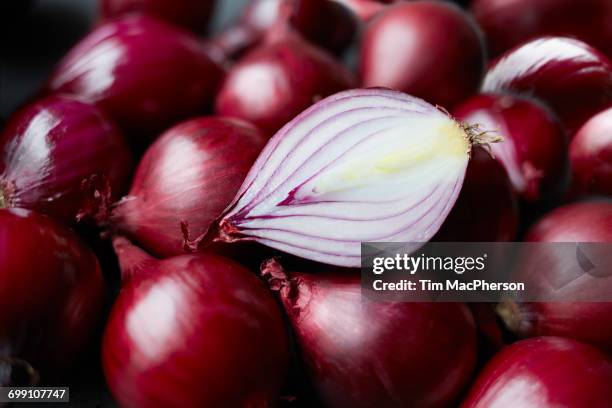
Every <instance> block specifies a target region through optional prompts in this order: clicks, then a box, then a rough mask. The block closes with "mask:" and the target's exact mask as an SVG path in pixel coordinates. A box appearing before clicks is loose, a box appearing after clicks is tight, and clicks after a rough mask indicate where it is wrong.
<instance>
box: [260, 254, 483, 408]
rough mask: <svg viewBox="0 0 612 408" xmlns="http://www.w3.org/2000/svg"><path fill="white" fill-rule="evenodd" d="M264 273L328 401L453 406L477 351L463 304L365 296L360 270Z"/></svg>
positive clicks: (272, 268)
mask: <svg viewBox="0 0 612 408" xmlns="http://www.w3.org/2000/svg"><path fill="white" fill-rule="evenodd" d="M262 273H263V275H264V276H265V277H267V278H268V279H269V282H270V285H271V287H272V288H273V289H275V290H277V291H278V292H279V296H280V299H281V301H282V303H283V305H284V307H285V311H286V313H287V315H288V317H289V321H290V323H291V325H292V327H293V330H294V333H295V337H296V342H297V345H298V348H299V352H300V354H301V356H302V358H303V359H304V362H305V364H306V367H307V369H308V373H309V374H310V378H311V380H312V381H313V383H314V385H315V387H316V389H317V392H318V394H319V397H321V399H322V400H323V401H324V402H325V403H326V406H329V407H334V408H336V407H374V406H376V407H395V406H410V407H428V408H435V407H447V406H451V405H452V403H453V402H455V400H456V399H457V398H458V396H459V392H460V391H461V390H462V388H463V387H464V386H465V385H466V384H467V382H468V380H469V378H470V375H471V372H472V369H473V367H474V360H475V355H476V334H475V327H474V321H473V318H472V316H471V314H470V312H469V310H468V309H467V307H466V306H465V305H464V304H458V303H413V302H378V301H371V300H368V299H366V298H362V295H361V283H360V275H359V272H358V271H350V272H347V273H326V272H324V273H316V274H304V273H287V272H285V271H284V270H283V269H282V267H281V266H280V265H279V264H278V262H276V261H274V260H272V261H269V262H267V263H265V264H264V265H263V267H262Z"/></svg>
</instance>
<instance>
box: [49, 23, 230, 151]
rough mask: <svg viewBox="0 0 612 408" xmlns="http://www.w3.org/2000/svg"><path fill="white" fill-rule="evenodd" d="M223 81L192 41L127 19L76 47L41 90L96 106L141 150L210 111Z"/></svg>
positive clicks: (174, 30) (168, 27) (166, 27)
mask: <svg viewBox="0 0 612 408" xmlns="http://www.w3.org/2000/svg"><path fill="white" fill-rule="evenodd" d="M222 76H223V72H222V70H221V69H220V68H219V67H218V66H217V65H216V64H215V63H214V62H213V61H212V60H211V59H210V57H209V56H208V54H207V53H206V52H205V50H204V48H203V47H202V46H201V44H200V42H199V40H198V39H197V38H196V37H193V36H191V35H190V34H189V33H187V32H185V31H182V30H181V29H179V28H176V27H174V26H172V25H169V24H166V23H163V22H161V21H158V20H156V19H154V18H151V17H146V16H128V17H125V18H122V19H119V20H114V21H111V22H108V23H104V24H102V25H100V26H98V28H96V29H95V30H94V31H92V32H91V33H90V34H89V35H87V36H86V37H85V38H84V39H82V40H81V41H80V42H79V43H78V44H77V45H76V46H75V47H74V48H73V49H72V50H71V51H70V52H69V53H68V55H66V57H64V59H63V60H62V61H61V62H60V63H59V65H58V66H57V67H56V69H55V72H54V73H53V74H52V75H51V77H50V79H49V82H48V84H47V87H48V91H50V92H60V93H69V94H74V95H77V96H79V97H80V98H82V99H84V100H86V101H89V102H92V103H95V104H97V105H98V106H99V107H101V108H102V109H103V110H104V111H106V113H108V114H109V116H110V117H111V118H113V119H114V120H115V121H116V122H117V123H118V124H119V125H120V126H121V127H122V128H123V129H124V130H125V131H126V132H127V134H128V136H129V138H130V141H131V142H132V144H133V145H136V146H138V147H141V146H142V145H144V144H146V143H147V142H148V141H149V140H151V138H153V137H155V136H157V134H158V133H159V132H160V131H162V130H165V129H166V128H167V127H168V126H170V125H172V124H174V123H176V122H178V121H180V120H182V119H185V118H187V117H189V116H191V115H193V114H196V113H198V112H202V111H206V110H207V109H210V107H211V106H212V101H213V98H214V95H215V93H216V91H217V88H218V85H219V83H220V81H221V79H222Z"/></svg>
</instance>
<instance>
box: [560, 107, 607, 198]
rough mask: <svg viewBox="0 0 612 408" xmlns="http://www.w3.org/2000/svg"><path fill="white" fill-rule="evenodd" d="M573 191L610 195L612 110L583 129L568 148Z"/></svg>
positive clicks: (602, 114)
mask: <svg viewBox="0 0 612 408" xmlns="http://www.w3.org/2000/svg"><path fill="white" fill-rule="evenodd" d="M570 161H571V166H572V191H573V192H574V193H575V194H589V193H590V194H607V195H612V108H608V109H607V110H605V111H603V112H600V113H599V114H597V115H595V116H593V117H592V118H591V119H589V120H588V121H587V122H586V123H585V124H584V126H582V127H581V128H580V129H579V130H578V132H577V133H576V136H575V137H574V139H573V140H572V143H571V145H570Z"/></svg>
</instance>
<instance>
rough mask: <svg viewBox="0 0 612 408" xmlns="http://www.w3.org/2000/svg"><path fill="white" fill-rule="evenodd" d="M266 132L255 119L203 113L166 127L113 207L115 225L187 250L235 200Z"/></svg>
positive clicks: (154, 249) (175, 251) (138, 237)
mask: <svg viewBox="0 0 612 408" xmlns="http://www.w3.org/2000/svg"><path fill="white" fill-rule="evenodd" d="M266 140H267V138H266V137H265V136H264V135H263V134H262V133H260V132H259V131H258V130H257V129H256V128H255V127H253V126H252V125H250V124H248V123H246V122H243V121H239V120H236V119H229V118H215V117H203V118H198V119H192V120H189V121H187V122H183V123H181V124H179V125H176V126H175V127H173V128H171V129H170V130H168V131H167V132H166V133H164V134H163V135H162V136H161V137H160V138H159V139H158V140H157V141H156V142H155V143H154V144H153V145H152V146H151V147H149V149H148V150H147V152H146V153H145V155H144V157H143V159H142V161H141V162H140V164H139V166H138V169H137V171H136V175H135V177H134V180H133V182H132V187H131V190H130V192H129V194H128V196H127V197H125V198H124V199H123V200H122V201H121V203H120V204H119V205H118V207H117V208H116V209H115V210H114V212H113V216H112V221H113V223H114V224H115V225H114V228H115V229H117V230H119V231H120V232H121V233H123V234H126V235H127V236H129V237H130V238H131V239H133V240H135V241H138V243H139V244H141V245H142V246H143V247H144V248H145V249H147V250H148V251H150V252H151V253H154V254H156V255H159V256H161V257H168V256H173V255H180V254H182V253H184V252H185V245H184V239H185V237H184V236H183V233H182V232H181V223H186V224H187V225H186V226H187V227H188V229H189V236H190V237H189V238H191V239H195V238H197V237H199V236H202V235H203V234H205V233H206V232H207V231H208V229H209V227H210V225H211V223H212V222H213V221H214V220H215V219H216V218H217V217H218V216H219V215H220V214H221V212H222V211H223V210H224V209H225V207H226V206H227V205H228V204H229V203H230V202H231V201H232V198H234V195H235V194H236V192H237V191H238V189H239V188H240V186H241V184H242V181H243V180H244V178H245V177H246V174H247V173H248V171H249V170H250V168H251V165H252V164H253V162H254V161H255V159H256V158H257V156H258V155H259V152H260V151H261V149H262V148H263V147H264V145H265V143H266Z"/></svg>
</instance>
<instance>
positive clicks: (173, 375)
mask: <svg viewBox="0 0 612 408" xmlns="http://www.w3.org/2000/svg"><path fill="white" fill-rule="evenodd" d="M115 248H116V251H117V253H118V256H119V259H120V262H121V267H122V272H123V274H124V279H125V281H124V284H123V288H122V291H121V293H120V295H119V297H118V299H117V301H116V303H115V305H114V307H113V310H112V312H111V316H110V318H109V321H108V325H107V327H106V331H105V334H104V339H103V345H102V362H103V368H104V373H105V376H106V379H107V382H108V385H109V387H110V389H111V391H112V394H113V395H114V396H115V398H117V400H118V402H119V403H120V404H121V405H123V406H127V407H133V408H137V407H154V406H160V407H162V406H163V407H196V406H199V407H219V406H244V407H264V406H270V405H271V404H272V403H273V401H275V400H276V398H277V397H278V392H279V389H280V386H281V383H282V381H283V376H284V372H285V370H286V366H287V360H288V340H287V334H286V331H285V327H284V326H283V321H282V317H281V313H280V310H279V308H278V306H277V304H276V302H275V301H274V298H273V296H272V294H271V293H270V292H269V291H268V290H267V288H266V287H265V285H264V283H263V282H261V281H260V280H259V279H258V278H257V276H256V275H255V274H253V273H252V272H250V271H249V270H247V269H245V268H244V267H242V266H240V265H239V264H237V263H234V262H233V261H231V260H229V259H226V258H223V257H220V256H217V255H213V254H203V253H201V254H191V255H183V256H179V257H174V258H169V259H166V260H163V261H159V260H155V259H153V258H151V257H149V256H148V255H146V254H144V253H143V252H142V251H141V250H140V249H137V248H135V247H133V246H131V244H129V243H128V242H127V241H126V240H124V239H121V238H116V239H115Z"/></svg>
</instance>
